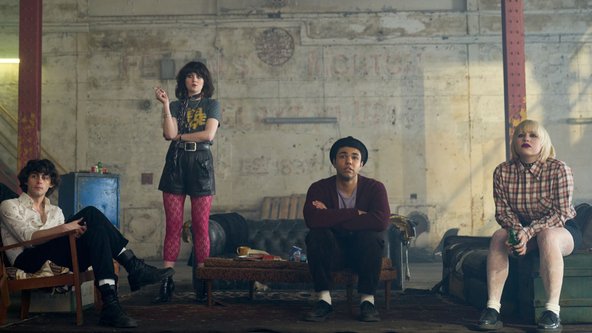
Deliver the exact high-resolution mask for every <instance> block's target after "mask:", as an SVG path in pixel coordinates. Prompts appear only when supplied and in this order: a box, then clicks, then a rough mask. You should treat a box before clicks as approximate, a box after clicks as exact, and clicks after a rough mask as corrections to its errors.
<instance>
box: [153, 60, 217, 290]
mask: <svg viewBox="0 0 592 333" xmlns="http://www.w3.org/2000/svg"><path fill="white" fill-rule="evenodd" d="M213 92H214V85H213V84H212V75H211V74H210V71H209V70H208V69H207V67H206V66H205V65H204V64H203V63H201V62H196V61H192V62H190V63H188V64H187V65H185V66H184V67H183V68H182V69H181V70H180V71H179V74H177V87H176V88H175V96H176V97H177V99H178V100H177V101H174V102H172V103H170V104H169V97H168V95H167V94H166V92H165V91H164V90H163V89H162V88H161V87H158V88H157V89H156V99H158V100H159V101H161V102H162V104H163V106H164V124H163V129H162V130H163V136H164V138H165V139H166V140H170V141H172V142H171V145H170V146H169V150H168V152H167V155H166V164H165V166H164V170H163V172H162V176H161V178H160V184H159V185H158V189H159V190H161V191H162V198H163V202H164V211H165V215H166V235H165V238H164V267H165V268H168V267H173V266H174V265H175V261H176V260H177V256H178V255H179V249H180V246H181V229H182V227H183V207H184V204H185V196H186V195H189V197H190V198H191V222H192V229H193V244H194V245H193V246H194V250H195V259H196V261H197V266H198V267H203V265H204V264H203V263H204V259H205V258H207V257H208V255H209V253H210V237H209V234H208V222H209V216H210V205H211V203H212V195H214V194H215V192H216V190H215V184H214V165H213V160H212V153H211V151H210V146H211V145H212V144H213V143H214V141H213V140H214V136H215V135H216V130H217V129H218V126H219V122H220V104H219V103H218V101H217V100H215V99H212V98H211V97H212V94H213ZM174 288H175V286H174V284H173V279H172V277H171V278H167V279H165V280H163V281H162V285H161V288H160V295H159V296H158V297H157V298H156V299H155V300H154V301H155V302H167V301H169V300H170V299H171V295H172V292H173V290H174ZM201 289H202V288H199V290H196V292H197V298H198V299H201V298H203V297H204V295H200V293H201Z"/></svg>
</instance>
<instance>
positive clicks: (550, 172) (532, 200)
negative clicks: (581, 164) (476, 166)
mask: <svg viewBox="0 0 592 333" xmlns="http://www.w3.org/2000/svg"><path fill="white" fill-rule="evenodd" d="M573 187H574V185H573V174H572V172H571V169H570V168H569V167H568V166H567V165H566V164H565V163H563V162H561V161H559V160H556V159H554V158H548V159H547V161H546V162H544V163H543V162H541V161H539V160H537V161H536V162H535V164H534V165H533V166H531V167H530V169H527V168H525V167H524V166H522V163H520V162H519V161H518V160H514V161H509V162H504V163H502V164H500V165H499V166H498V167H497V168H495V171H494V172H493V198H494V200H495V219H496V220H497V223H499V225H501V226H502V228H504V229H509V228H513V229H515V230H522V231H523V232H524V233H525V234H526V235H527V236H528V239H531V238H532V237H534V236H535V235H536V234H537V233H539V232H540V231H542V230H544V229H547V228H553V227H563V226H564V225H565V221H567V220H568V219H571V218H573V217H575V216H576V211H575V209H574V208H573V206H572V204H571V199H572V196H573ZM520 221H522V222H525V224H528V223H530V224H528V226H526V227H523V226H522V225H521V224H520Z"/></svg>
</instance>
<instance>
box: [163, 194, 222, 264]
mask: <svg viewBox="0 0 592 333" xmlns="http://www.w3.org/2000/svg"><path fill="white" fill-rule="evenodd" d="M190 198H191V221H192V222H191V224H192V228H193V248H194V250H195V259H196V260H197V263H198V264H201V263H203V262H204V259H205V258H207V257H208V256H209V254H210V235H209V234H208V223H209V218H210V205H211V204H212V196H211V195H210V196H207V197H190ZM162 201H163V202H164V213H165V215H166V235H165V236H164V261H172V262H175V261H177V257H178V256H179V250H180V249H181V229H182V228H183V208H184V206H185V195H184V194H170V193H164V192H163V193H162Z"/></svg>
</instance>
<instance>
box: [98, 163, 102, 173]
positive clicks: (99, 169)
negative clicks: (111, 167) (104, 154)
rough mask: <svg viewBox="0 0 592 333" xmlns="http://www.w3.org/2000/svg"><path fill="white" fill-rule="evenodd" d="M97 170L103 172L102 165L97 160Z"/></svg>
mask: <svg viewBox="0 0 592 333" xmlns="http://www.w3.org/2000/svg"><path fill="white" fill-rule="evenodd" d="M97 172H98V173H103V165H102V164H101V162H99V164H97Z"/></svg>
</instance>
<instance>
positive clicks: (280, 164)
mask: <svg viewBox="0 0 592 333" xmlns="http://www.w3.org/2000/svg"><path fill="white" fill-rule="evenodd" d="M320 166H321V161H320V160H319V159H318V158H316V157H311V158H290V157H288V158H271V157H265V156H261V157H243V158H241V159H240V174H241V176H268V175H271V176H289V175H304V174H309V173H311V172H312V171H316V170H317V169H319V167H320Z"/></svg>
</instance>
